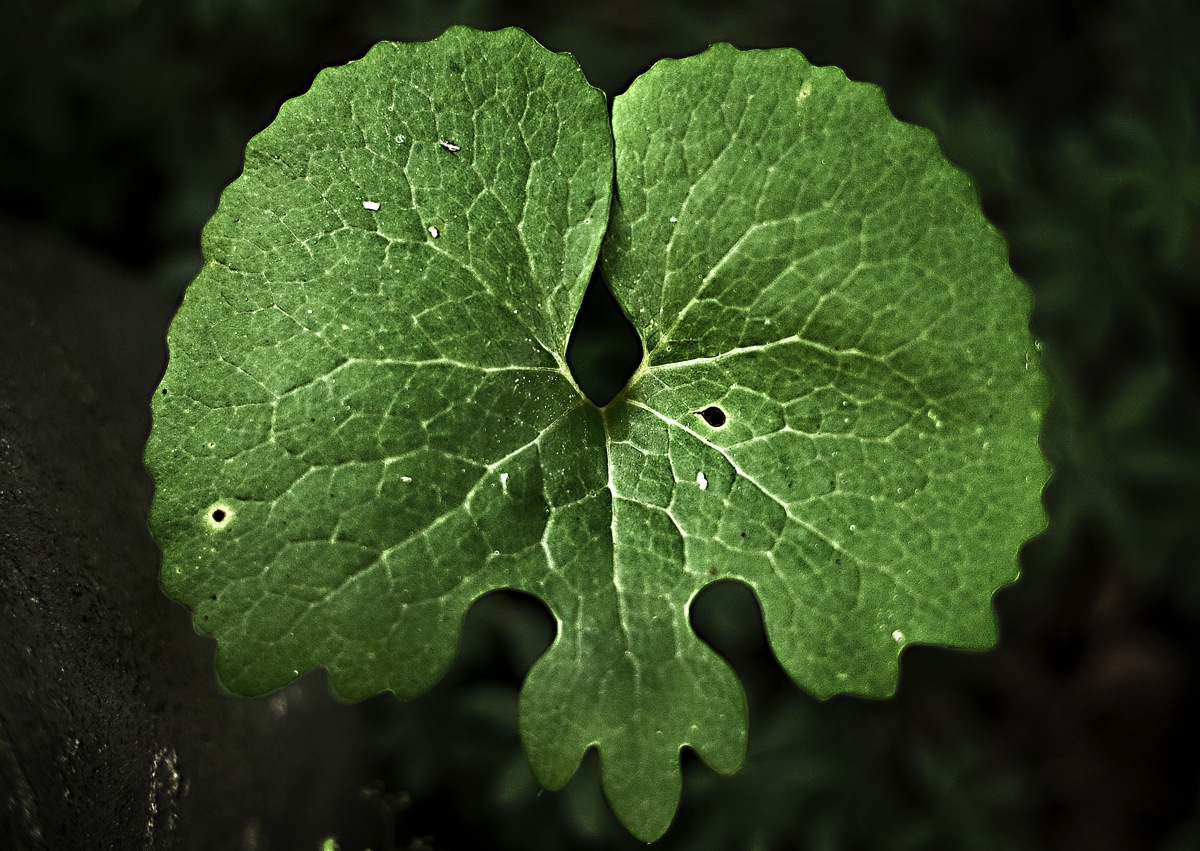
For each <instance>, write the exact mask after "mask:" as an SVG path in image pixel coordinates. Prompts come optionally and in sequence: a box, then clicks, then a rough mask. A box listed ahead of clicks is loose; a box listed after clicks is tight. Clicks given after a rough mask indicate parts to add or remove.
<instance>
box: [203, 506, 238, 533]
mask: <svg viewBox="0 0 1200 851" xmlns="http://www.w3.org/2000/svg"><path fill="white" fill-rule="evenodd" d="M231 520H233V509H232V508H230V507H229V506H228V505H226V504H225V503H223V502H214V503H213V504H212V505H210V506H209V507H208V508H206V509H204V522H205V523H207V524H208V528H209V529H211V530H213V531H214V532H215V531H218V530H221V529H227V528H228V527H229V521H231Z"/></svg>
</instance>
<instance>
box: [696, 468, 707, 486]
mask: <svg viewBox="0 0 1200 851" xmlns="http://www.w3.org/2000/svg"><path fill="white" fill-rule="evenodd" d="M696 484H698V485H699V486H700V490H702V491H706V490H708V477H707V476H705V475H704V473H702V472H701V473H697V474H696Z"/></svg>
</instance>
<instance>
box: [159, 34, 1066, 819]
mask: <svg viewBox="0 0 1200 851" xmlns="http://www.w3.org/2000/svg"><path fill="white" fill-rule="evenodd" d="M614 148H615V157H614ZM614 162H615V176H616V192H615V195H614V193H613V189H612V187H613V174H614ZM610 201H611V205H610ZM610 206H611V210H610ZM204 252H205V258H206V260H205V265H204V268H203V271H202V272H201V274H200V276H199V277H198V278H197V280H196V281H195V282H194V283H193V284H192V286H191V288H190V289H189V290H188V292H187V296H186V298H185V300H184V303H183V305H182V307H181V308H180V311H179V314H178V316H177V318H176V320H175V322H174V324H173V325H172V327H171V332H170V348H171V361H170V366H169V368H168V370H167V374H166V376H165V378H164V379H163V383H162V386H161V388H160V392H159V393H158V394H157V395H156V397H155V404H154V428H153V431H152V434H151V438H150V443H149V446H148V448H147V453H146V458H147V465H148V466H149V468H150V470H151V472H152V474H153V475H154V478H155V480H156V482H157V494H156V497H155V502H154V506H153V510H152V515H151V523H152V526H153V529H154V532H155V535H156V536H157V538H158V540H159V542H160V544H161V546H162V549H163V583H164V586H165V587H166V589H167V590H168V591H169V592H170V593H171V594H172V595H173V596H175V597H176V598H178V599H180V600H182V601H183V602H185V603H186V604H187V605H189V606H190V607H191V608H192V609H193V611H194V613H195V617H196V622H197V625H198V626H199V627H200V628H201V629H202V630H204V631H206V632H208V633H211V634H212V635H214V636H216V638H217V639H218V641H219V651H218V668H219V673H220V676H221V678H222V679H223V681H224V682H225V683H226V685H228V687H229V688H231V689H232V690H234V691H235V692H239V693H244V694H258V693H262V692H265V691H268V690H270V689H273V688H276V687H278V686H281V685H283V684H285V683H287V682H288V681H289V680H291V679H292V678H293V677H294V676H295V675H296V674H297V673H299V672H301V671H303V670H306V669H309V668H311V667H313V666H317V665H322V666H325V667H327V668H328V669H329V672H330V680H331V683H332V686H333V687H334V688H335V689H336V691H337V692H338V693H339V694H340V695H342V696H344V697H347V698H361V697H365V696H368V695H371V694H374V693H376V692H379V691H382V690H387V689H390V690H392V691H394V692H396V693H397V694H399V695H400V696H402V697H411V696H413V695H416V694H419V693H420V692H422V691H423V690H425V689H427V688H428V687H429V686H431V685H432V684H433V683H434V682H435V681H436V680H437V679H438V677H439V676H440V675H441V674H442V673H443V672H444V671H445V670H446V668H447V666H448V665H449V663H450V661H451V659H452V657H453V656H454V654H455V652H456V650H457V646H458V639H459V634H460V631H461V627H462V623H463V617H464V615H465V613H466V611H467V609H468V608H469V607H470V605H471V603H472V602H473V601H474V600H475V599H476V598H478V597H479V596H480V595H481V594H484V593H486V592H488V591H489V590H492V589H497V588H515V589H520V590H522V591H525V592H528V593H530V594H534V595H536V596H538V597H540V598H541V599H542V600H544V601H545V602H546V604H547V605H548V606H549V608H550V609H551V611H552V612H553V614H554V617H555V618H556V620H557V622H558V632H557V636H556V638H555V640H554V642H553V644H552V645H551V646H550V648H549V650H548V651H547V652H546V653H545V655H544V656H543V657H542V658H541V659H540V660H539V661H538V662H537V663H536V664H535V665H534V667H533V669H532V670H531V671H530V673H529V675H528V678H527V680H526V683H525V686H524V689H523V691H522V694H521V715H520V717H521V734H522V737H523V740H524V742H525V746H526V749H527V752H528V755H529V759H530V762H531V765H532V766H533V769H534V771H535V773H536V774H537V776H538V778H539V779H540V780H541V781H542V782H543V783H544V784H545V785H546V786H548V787H550V788H557V787H560V786H561V785H563V784H564V783H566V782H567V780H568V779H569V778H570V777H571V775H572V774H573V773H574V771H575V769H576V768H577V766H578V764H579V761H580V759H581V757H582V755H583V753H584V752H585V750H586V749H587V748H589V747H591V746H595V747H597V748H598V749H599V752H600V758H601V765H602V774H603V782H604V788H605V792H606V794H607V796H608V798H609V801H610V802H611V804H612V806H613V808H614V810H615V812H616V813H617V815H618V816H619V817H620V818H621V819H622V821H623V822H624V823H625V824H626V825H627V826H628V827H629V828H630V830H631V831H633V832H634V833H635V834H637V835H638V836H639V837H641V838H643V839H647V840H649V839H653V838H655V837H657V836H659V835H660V834H661V833H662V832H663V831H664V830H665V829H666V827H667V826H668V824H669V823H670V819H671V817H672V814H673V812H674V810H675V807H676V804H677V801H678V797H679V791H680V771H679V751H680V748H681V747H683V746H685V745H686V746H690V747H691V748H693V749H695V750H696V751H697V752H698V753H699V754H700V756H701V757H702V758H703V759H704V760H705V761H706V762H707V763H708V764H709V765H711V766H712V767H713V768H715V769H716V770H718V771H721V772H731V771H734V770H736V769H737V768H738V766H739V765H740V763H741V761H742V758H743V754H744V751H745V747H746V705H745V699H744V697H743V693H742V690H741V687H740V686H739V684H738V682H737V680H736V678H735V676H734V674H733V672H732V671H731V670H730V668H729V667H728V665H726V664H725V662H723V661H722V660H721V659H720V658H719V657H718V656H717V655H716V654H715V653H714V652H713V650H712V649H710V648H709V647H708V646H707V645H706V644H705V643H703V642H702V641H701V640H699V639H698V638H697V637H696V635H695V634H694V633H693V631H692V629H691V627H690V625H689V621H688V612H689V606H690V605H691V602H692V601H693V600H694V599H695V597H696V595H697V593H698V592H699V591H700V590H701V589H702V588H704V586H705V585H707V584H709V583H711V582H713V581H715V580H718V579H722V578H732V579H737V580H739V581H742V582H744V583H746V584H748V585H749V586H750V587H751V588H753V589H754V591H755V593H756V594H757V596H758V599H759V601H760V602H761V605H762V609H763V613H764V619H765V623H766V628H767V631H768V634H769V637H770V640H771V644H772V647H773V648H774V651H775V653H776V654H777V656H778V657H779V660H780V662H781V663H782V664H783V666H784V667H785V668H786V669H787V671H788V672H789V673H790V674H791V676H792V677H793V678H794V679H795V680H796V682H797V683H798V684H800V685H801V686H803V687H804V688H806V689H808V690H809V691H811V692H813V693H814V694H816V695H819V696H826V695H832V694H834V693H838V692H851V693H857V694H864V695H874V696H886V695H887V694H890V693H891V692H892V690H893V689H894V687H895V682H896V675H897V658H898V655H899V653H900V651H901V649H902V648H903V647H904V646H905V645H906V644H908V643H911V642H924V643H937V644H947V645H952V646H958V647H968V648H982V647H987V646H989V645H990V644H991V643H992V642H993V640H994V635H995V627H994V618H993V613H992V610H991V597H992V594H993V593H994V592H995V591H996V589H997V588H998V587H999V586H1001V585H1003V584H1005V583H1007V582H1011V581H1012V580H1013V579H1015V578H1016V573H1017V570H1016V564H1017V563H1016V554H1017V550H1018V548H1019V546H1020V545H1021V543H1022V542H1023V541H1024V540H1025V539H1026V538H1027V537H1029V536H1030V535H1031V534H1033V533H1035V532H1037V531H1038V530H1039V529H1040V528H1041V527H1042V525H1043V524H1044V514H1043V511H1042V508H1041V503H1040V493H1041V488H1042V485H1043V484H1044V482H1045V480H1046V477H1047V468H1046V465H1045V463H1044V461H1043V459H1042V456H1041V454H1040V452H1039V450H1038V445H1037V437H1038V430H1039V424H1040V420H1041V415H1042V411H1043V410H1044V407H1045V403H1046V388H1045V383H1044V379H1043V377H1042V374H1041V372H1040V367H1039V365H1038V358H1037V355H1036V351H1035V346H1034V343H1033V340H1032V339H1031V337H1030V334H1029V330H1028V318H1029V309H1030V296H1029V293H1028V292H1027V290H1026V288H1025V286H1024V285H1023V284H1022V282H1021V281H1020V280H1019V279H1017V278H1016V277H1015V276H1014V275H1013V273H1012V272H1011V271H1010V269H1009V267H1008V264H1007V259H1006V249H1005V245H1004V242H1003V240H1002V239H1001V237H1000V236H999V235H998V234H997V233H996V232H995V231H994V230H993V229H992V228H991V226H989V225H988V224H987V223H986V221H985V220H984V218H983V216H982V214H981V213H980V210H979V205H978V201H977V199H976V195H975V191H974V189H973V188H972V186H971V184H970V183H969V181H968V179H967V178H966V177H965V176H963V175H962V174H961V173H959V172H958V171H956V170H955V169H954V168H952V167H951V166H950V165H949V164H948V163H946V162H945V160H944V159H943V158H942V156H941V154H940V153H939V151H938V148H937V144H936V142H935V140H934V138H933V137H932V135H931V134H930V133H928V132H927V131H925V130H921V129H918V128H916V127H912V126H910V125H906V124H903V123H900V122H898V121H897V120H896V119H895V118H893V117H892V116H891V114H890V113H889V112H888V110H887V107H886V105H885V103H884V99H883V96H882V94H881V92H880V91H879V90H878V89H877V88H875V87H873V86H869V85H864V84H858V83H852V82H850V81H848V80H847V79H846V78H845V77H844V76H843V74H842V73H841V72H840V71H838V70H837V69H835V68H816V67H813V66H811V65H809V64H808V63H807V62H806V61H805V60H804V59H803V57H801V55H800V54H799V53H797V52H795V51H792V50H774V51H751V52H741V51H738V50H735V49H734V48H732V47H729V46H724V45H721V46H717V47H714V48H712V49H710V50H708V51H707V52H705V53H704V54H702V55H700V56H697V57H693V58H690V59H684V60H678V61H664V62H661V63H659V64H658V65H656V66H655V67H654V68H653V69H651V70H650V71H649V72H648V73H647V74H645V75H644V76H643V77H642V78H641V79H639V80H638V81H637V82H635V83H634V85H633V86H632V87H631V89H630V90H629V92H628V93H626V94H623V95H621V96H619V97H617V98H616V99H615V101H614V103H613V107H612V117H611V121H610V119H609V116H608V113H607V111H606V107H605V101H604V97H603V95H602V94H601V93H600V92H598V91H596V90H595V89H593V88H591V87H590V86H589V85H588V84H587V82H586V81H585V79H584V78H583V76H582V74H581V73H580V71H579V68H578V66H577V65H576V64H575V62H574V61H573V60H572V59H571V58H570V57H567V56H564V55H555V54H551V53H549V52H547V51H546V50H544V49H543V48H542V47H540V46H539V45H538V44H537V43H536V42H534V41H533V40H532V39H530V38H529V37H528V36H527V35H525V34H524V33H522V32H520V31H518V30H505V31H503V32H498V33H479V32H475V31H471V30H467V29H464V28H455V29H451V30H449V31H447V32H446V33H445V34H444V35H443V36H441V37H440V38H438V39H436V40H435V41H432V42H429V43H424V44H392V43H384V44H380V45H378V46H377V47H375V48H374V49H373V50H372V51H371V52H370V53H369V54H368V55H367V56H366V57H365V58H363V59H362V60H360V61H358V62H352V63H350V64H349V65H347V66H344V67H341V68H337V69H332V70H327V71H325V72H322V73H321V74H320V75H319V76H318V77H317V80H316V82H315V83H314V85H313V87H312V90H311V91H310V92H308V93H307V94H306V95H304V96H303V97H300V98H298V99H296V100H293V101H290V102H288V103H287V104H285V105H284V106H283V108H282V109H281V110H280V114H279V117H278V119H277V120H276V121H275V122H274V123H273V124H272V125H271V126H270V127H268V128H267V129H266V130H264V131H263V132H262V133H261V134H259V135H258V136H256V137H255V138H254V139H253V140H252V141H251V142H250V144H249V146H248V148H247V154H246V167H245V172H244V174H243V175H242V176H241V177H240V178H239V179H238V180H237V181H236V182H235V183H234V184H233V185H232V186H230V187H229V188H228V189H227V190H226V192H225V194H224V196H223V197H222V200H221V204H220V207H219V209H218V210H217V213H216V214H215V215H214V216H213V218H212V220H211V221H210V222H209V224H208V226H207V227H206V229H205V231H204ZM598 257H599V261H600V263H601V264H602V270H603V272H604V273H605V275H606V277H607V280H608V281H609V282H610V284H611V286H612V289H613V291H614V293H615V295H616V296H617V298H618V300H619V301H620V302H621V303H622V304H623V305H624V307H625V308H626V310H627V312H628V314H629V316H630V318H631V320H632V321H633V323H634V325H635V327H636V328H637V329H638V331H639V333H640V334H641V337H642V340H643V342H644V344H645V350H646V354H645V358H644V360H643V362H642V364H641V366H640V368H639V369H638V371H637V373H636V374H635V375H634V377H633V378H632V379H631V381H630V383H629V385H628V386H627V387H626V389H625V390H624V391H623V392H622V393H621V394H620V395H619V396H618V397H617V398H616V399H615V400H614V401H613V402H612V403H610V404H609V405H607V406H606V407H605V408H603V409H597V408H596V407H595V406H594V405H593V404H592V403H591V402H589V401H588V400H587V399H586V398H585V397H584V396H583V394H582V393H581V392H580V391H579V390H578V388H577V386H576V384H575V382H574V381H573V380H572V378H571V375H570V371H569V369H568V368H567V366H566V364H565V361H564V353H565V350H566V344H567V338H568V336H569V334H570V331H571V327H572V323H573V321H574V317H575V314H576V311H577V309H578V307H579V304H580V301H581V299H582V297H583V292H584V289H585V287H586V285H587V283H588V280H589V278H590V275H591V272H592V269H593V267H594V265H595V263H596V262H597V258H598Z"/></svg>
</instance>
